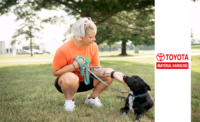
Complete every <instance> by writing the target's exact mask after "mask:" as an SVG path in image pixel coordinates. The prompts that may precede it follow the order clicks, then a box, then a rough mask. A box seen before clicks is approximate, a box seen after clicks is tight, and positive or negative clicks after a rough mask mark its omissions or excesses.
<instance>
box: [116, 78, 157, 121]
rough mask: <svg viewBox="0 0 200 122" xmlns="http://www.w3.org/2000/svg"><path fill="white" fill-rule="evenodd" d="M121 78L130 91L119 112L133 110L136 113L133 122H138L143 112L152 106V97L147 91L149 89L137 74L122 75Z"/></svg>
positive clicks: (124, 112)
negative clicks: (130, 75)
mask: <svg viewBox="0 0 200 122" xmlns="http://www.w3.org/2000/svg"><path fill="white" fill-rule="evenodd" d="M123 79H124V81H125V82H126V84H127V85H128V87H129V88H130V90H131V93H130V94H129V95H128V97H127V98H126V104H125V107H124V108H121V110H120V113H122V114H126V113H128V112H133V113H135V114H136V119H135V122H139V119H140V117H141V116H142V114H143V112H144V111H145V110H149V109H150V108H152V107H153V106H154V101H153V97H152V96H151V95H150V94H149V93H148V92H147V91H148V90H150V91H151V89H150V87H149V85H147V84H146V83H145V82H144V80H143V79H141V78H140V77H139V76H132V77H129V76H124V78H123Z"/></svg>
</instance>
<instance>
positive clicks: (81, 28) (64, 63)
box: [52, 17, 125, 111]
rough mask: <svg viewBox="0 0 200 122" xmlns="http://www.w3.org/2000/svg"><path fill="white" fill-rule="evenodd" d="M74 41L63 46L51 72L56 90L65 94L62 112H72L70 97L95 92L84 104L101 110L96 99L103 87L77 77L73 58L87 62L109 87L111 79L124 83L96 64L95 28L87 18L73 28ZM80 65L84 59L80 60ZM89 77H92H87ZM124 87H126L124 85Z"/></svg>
mask: <svg viewBox="0 0 200 122" xmlns="http://www.w3.org/2000/svg"><path fill="white" fill-rule="evenodd" d="M72 33H73V34H74V36H75V38H74V39H72V40H70V41H68V42H66V43H64V44H63V45H62V46H61V47H60V48H58V50H57V51H56V54H55V56H54V60H53V65H52V72H53V74H54V75H55V76H56V77H57V78H56V80H55V87H56V88H57V90H58V91H59V92H61V93H63V94H64V96H65V104H64V108H65V110H67V111H73V110H74V108H75V104H74V100H73V96H74V94H75V93H76V92H83V91H88V90H91V89H93V88H94V90H93V92H92V94H91V95H88V96H87V98H86V101H85V104H90V105H93V106H103V105H102V103H101V101H100V100H99V99H98V96H99V95H100V94H101V93H102V92H103V91H104V90H105V89H106V88H107V86H106V85H105V84H103V83H102V82H100V81H98V80H97V79H93V78H90V84H89V85H85V83H84V77H83V76H81V75H80V72H79V69H78V68H79V67H80V66H79V64H78V62H77V61H76V60H74V58H75V57H78V56H82V57H87V58H89V59H90V62H91V63H90V65H89V68H90V70H91V71H92V72H93V73H94V74H95V75H97V76H98V77H99V78H100V79H101V80H103V81H104V82H106V83H107V84H108V85H110V84H111V83H112V82H113V80H114V78H116V79H117V80H118V81H120V82H122V83H124V81H123V76H124V75H123V74H122V73H120V72H115V71H114V70H113V69H112V68H101V67H100V62H99V53H98V46H97V44H96V43H95V42H94V41H95V40H96V39H95V35H96V33H97V27H96V25H95V24H94V22H93V21H92V20H91V19H90V18H86V17H85V18H81V19H79V20H78V21H77V22H76V23H75V24H74V25H73V27H72ZM79 60H80V62H81V63H82V65H83V64H84V63H85V61H84V59H83V58H79ZM90 75H91V74H90ZM124 84H125V83H124Z"/></svg>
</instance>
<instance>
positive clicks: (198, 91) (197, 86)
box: [191, 56, 200, 122]
mask: <svg viewBox="0 0 200 122" xmlns="http://www.w3.org/2000/svg"><path fill="white" fill-rule="evenodd" d="M191 64H192V65H191V80H192V81H191V87H192V88H191V109H192V115H191V116H192V122H200V116H199V115H200V81H199V79H200V56H192V58H191Z"/></svg>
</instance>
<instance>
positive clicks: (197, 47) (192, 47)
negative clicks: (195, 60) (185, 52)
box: [191, 45, 200, 49]
mask: <svg viewBox="0 0 200 122" xmlns="http://www.w3.org/2000/svg"><path fill="white" fill-rule="evenodd" d="M191 49H200V45H192V46H191Z"/></svg>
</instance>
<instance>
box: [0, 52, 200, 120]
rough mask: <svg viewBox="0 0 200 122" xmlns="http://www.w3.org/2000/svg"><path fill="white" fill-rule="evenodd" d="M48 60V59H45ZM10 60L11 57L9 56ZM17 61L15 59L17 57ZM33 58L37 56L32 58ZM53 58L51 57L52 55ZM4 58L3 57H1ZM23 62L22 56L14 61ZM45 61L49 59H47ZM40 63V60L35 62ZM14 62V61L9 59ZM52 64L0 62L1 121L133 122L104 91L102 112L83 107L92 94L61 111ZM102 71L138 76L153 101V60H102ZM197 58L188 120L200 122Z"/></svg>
mask: <svg viewBox="0 0 200 122" xmlns="http://www.w3.org/2000/svg"><path fill="white" fill-rule="evenodd" d="M48 56H50V55H48ZM8 57H12V56H8ZM16 57H17V56H16ZM34 57H36V56H34ZM52 57H53V55H52ZM1 58H4V56H1ZM19 58H20V60H21V59H26V57H24V58H22V57H21V56H19V57H17V58H16V59H19ZM46 58H47V59H48V58H49V57H46ZM38 59H39V58H38ZM12 60H14V58H12ZM51 65H52V61H42V62H41V61H36V62H0V108H1V109H0V121H2V122H14V121H16V122H26V121H38V122H40V121H50V122H52V121H55V122H58V121H61V122H64V121H69V122H75V121H77V122H79V121H80V122H88V121H95V122H96V121H97V122H104V121H105V122H108V121H109V122H121V121H127V122H131V121H133V119H134V117H135V116H134V117H133V116H132V115H131V114H128V115H126V116H121V115H120V114H119V110H120V108H121V107H123V106H124V101H123V100H122V99H119V98H117V96H118V95H120V96H126V95H127V94H120V93H118V92H116V91H114V90H112V89H110V88H107V89H106V90H105V91H104V92H103V93H102V94H101V95H100V96H99V98H100V99H101V101H102V103H103V104H104V108H93V107H90V106H87V105H85V104H83V103H84V101H85V99H86V96H87V94H90V93H91V92H92V91H88V92H84V93H78V94H75V96H74V99H75V104H76V109H75V111H73V112H66V111H65V110H64V109H63V104H64V96H63V95H62V94H60V93H59V92H58V91H57V90H56V89H55V87H54V86H53V82H54V79H55V77H54V76H53V75H52V73H51ZM101 66H102V67H112V68H114V69H115V70H116V71H121V72H123V73H124V74H125V75H130V76H131V75H133V74H136V75H139V76H141V77H142V78H143V79H144V80H145V81H146V82H147V83H148V84H149V85H150V86H151V89H152V91H150V92H149V93H150V94H151V95H152V96H153V97H154V92H155V89H154V58H121V57H120V58H115V57H113V58H107V59H106V58H103V59H101ZM199 79H200V56H192V57H191V87H192V88H191V119H192V122H200V116H199V115H200V95H199V94H200V82H199ZM112 87H114V88H116V89H119V90H121V91H127V90H128V88H127V87H126V86H123V85H122V84H121V83H119V82H118V81H114V82H113V84H112ZM154 118H155V116H154V108H153V109H151V110H150V111H148V112H147V113H145V114H144V116H143V117H142V119H141V121H142V122H151V121H154Z"/></svg>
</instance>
